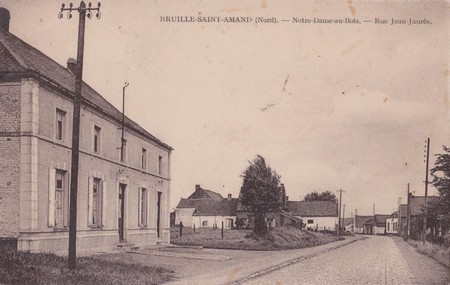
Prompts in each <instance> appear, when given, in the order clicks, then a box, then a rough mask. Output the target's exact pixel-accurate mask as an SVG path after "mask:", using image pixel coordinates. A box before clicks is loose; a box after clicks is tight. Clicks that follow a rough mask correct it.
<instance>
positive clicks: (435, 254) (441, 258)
mask: <svg viewBox="0 0 450 285" xmlns="http://www.w3.org/2000/svg"><path fill="white" fill-rule="evenodd" d="M408 243H409V244H410V245H412V246H413V247H415V248H416V249H417V251H419V252H420V253H422V254H425V255H428V256H430V257H432V258H434V259H435V260H436V261H438V262H439V263H441V264H442V265H445V266H447V267H450V265H449V264H450V260H449V259H450V247H449V248H445V247H444V246H440V245H436V244H433V243H430V242H425V243H423V242H421V241H416V240H411V239H410V240H408Z"/></svg>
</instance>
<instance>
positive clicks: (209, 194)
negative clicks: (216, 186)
mask: <svg viewBox="0 0 450 285" xmlns="http://www.w3.org/2000/svg"><path fill="white" fill-rule="evenodd" d="M203 198H210V199H215V200H221V199H223V197H222V195H220V194H219V193H216V192H214V191H211V190H207V189H203V188H202V187H201V186H200V185H195V191H194V193H192V194H191V196H189V197H188V199H203Z"/></svg>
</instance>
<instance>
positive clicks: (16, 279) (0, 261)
mask: <svg viewBox="0 0 450 285" xmlns="http://www.w3.org/2000/svg"><path fill="white" fill-rule="evenodd" d="M172 277H173V271H169V270H166V269H163V268H160V267H148V266H142V265H136V264H125V263H121V262H113V261H105V260H101V259H97V258H95V257H81V258H78V259H77V268H76V269H74V270H69V269H67V258H65V257H61V256H56V255H54V254H47V253H27V252H17V251H15V250H14V249H12V248H11V247H0V284H161V283H164V282H167V281H169V280H171V279H172Z"/></svg>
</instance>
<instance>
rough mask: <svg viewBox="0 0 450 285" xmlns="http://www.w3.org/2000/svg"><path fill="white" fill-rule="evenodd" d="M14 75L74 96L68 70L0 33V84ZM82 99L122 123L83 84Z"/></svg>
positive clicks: (139, 129) (143, 132)
mask: <svg viewBox="0 0 450 285" xmlns="http://www.w3.org/2000/svg"><path fill="white" fill-rule="evenodd" d="M17 75H19V76H20V75H26V76H32V77H35V78H37V79H38V80H41V81H44V82H47V83H49V84H51V85H53V86H56V87H58V88H59V89H61V90H63V91H64V93H66V94H67V95H68V96H70V97H73V94H74V92H75V75H74V74H72V72H71V71H70V70H69V69H67V68H65V67H63V66H61V65H60V64H58V63H57V62H55V61H54V60H52V59H51V58H49V57H48V56H46V55H45V54H44V53H42V52H40V51H39V50H37V49H36V48H34V47H32V46H31V45H29V44H27V43H26V42H24V41H22V40H21V39H19V38H18V37H16V36H15V35H13V34H11V33H10V32H7V31H5V30H3V29H0V81H1V80H2V79H3V78H5V77H7V76H17ZM82 95H83V102H84V103H86V104H88V105H91V106H92V107H94V108H96V109H97V110H99V111H100V112H103V113H105V114H106V115H108V116H110V117H112V118H113V119H115V120H116V121H118V122H121V119H122V113H121V112H120V111H119V110H117V109H116V108H115V107H114V106H113V105H112V104H111V103H109V102H108V101H107V100H106V99H105V98H103V97H102V96H101V95H100V94H99V93H97V92H96V91H95V90H94V89H93V88H91V87H90V86H89V85H88V84H86V83H85V82H83V87H82ZM125 125H126V127H128V128H130V129H133V130H134V131H136V132H138V133H139V134H141V135H143V136H144V137H146V138H147V139H149V140H151V141H153V142H155V143H157V144H158V145H160V146H162V147H164V148H167V149H169V150H171V149H172V147H170V146H169V145H167V144H165V143H163V142H162V141H160V140H159V139H158V138H156V137H155V136H153V135H152V134H150V133H149V132H147V131H146V130H145V129H144V128H142V127H141V126H139V125H138V124H137V123H135V122H134V121H132V120H131V119H129V118H128V117H125Z"/></svg>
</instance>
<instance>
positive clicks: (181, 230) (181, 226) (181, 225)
mask: <svg viewBox="0 0 450 285" xmlns="http://www.w3.org/2000/svg"><path fill="white" fill-rule="evenodd" d="M182 236H183V222H180V237H182Z"/></svg>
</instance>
